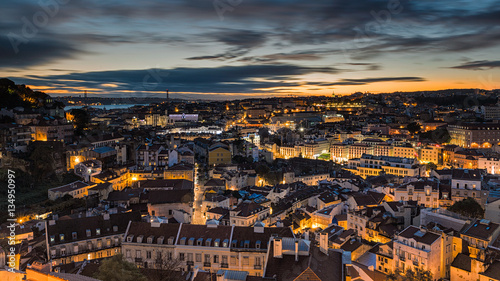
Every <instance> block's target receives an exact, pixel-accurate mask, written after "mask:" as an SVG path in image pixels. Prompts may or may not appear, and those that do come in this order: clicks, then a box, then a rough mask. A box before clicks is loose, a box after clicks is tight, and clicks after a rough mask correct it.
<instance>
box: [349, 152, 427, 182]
mask: <svg viewBox="0 0 500 281" xmlns="http://www.w3.org/2000/svg"><path fill="white" fill-rule="evenodd" d="M347 170H348V171H350V172H352V173H354V174H356V175H359V176H361V177H363V178H366V177H369V176H378V175H379V174H380V173H381V172H382V171H383V172H385V173H386V174H390V175H396V176H401V177H415V176H423V175H424V173H425V166H423V165H420V164H419V163H418V160H417V159H414V158H413V159H412V158H401V157H391V156H373V155H369V154H364V155H363V156H362V157H361V158H357V159H350V160H349V161H348V168H347Z"/></svg>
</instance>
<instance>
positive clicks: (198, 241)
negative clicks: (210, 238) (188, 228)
mask: <svg viewBox="0 0 500 281" xmlns="http://www.w3.org/2000/svg"><path fill="white" fill-rule="evenodd" d="M196 245H197V246H201V245H203V238H199V239H198V240H197V241H196Z"/></svg>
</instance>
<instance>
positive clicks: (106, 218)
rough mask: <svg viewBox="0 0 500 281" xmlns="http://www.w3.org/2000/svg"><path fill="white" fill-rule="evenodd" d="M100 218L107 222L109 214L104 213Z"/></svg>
mask: <svg viewBox="0 0 500 281" xmlns="http://www.w3.org/2000/svg"><path fill="white" fill-rule="evenodd" d="M102 218H103V219H104V220H105V221H109V214H108V213H104V214H103V215H102Z"/></svg>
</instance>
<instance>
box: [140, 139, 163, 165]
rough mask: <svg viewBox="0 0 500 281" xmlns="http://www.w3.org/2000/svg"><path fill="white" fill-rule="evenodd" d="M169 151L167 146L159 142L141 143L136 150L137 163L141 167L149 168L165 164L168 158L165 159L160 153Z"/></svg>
mask: <svg viewBox="0 0 500 281" xmlns="http://www.w3.org/2000/svg"><path fill="white" fill-rule="evenodd" d="M165 153H167V151H166V149H165V147H163V146H162V145H159V144H145V145H140V146H139V147H138V148H137V151H136V159H135V161H136V164H137V166H139V167H141V168H149V169H151V168H152V167H155V166H165V165H166V164H167V162H166V161H167V160H168V155H167V159H164V158H162V157H161V156H160V154H165Z"/></svg>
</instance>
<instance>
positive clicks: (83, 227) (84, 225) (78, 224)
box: [47, 212, 141, 245]
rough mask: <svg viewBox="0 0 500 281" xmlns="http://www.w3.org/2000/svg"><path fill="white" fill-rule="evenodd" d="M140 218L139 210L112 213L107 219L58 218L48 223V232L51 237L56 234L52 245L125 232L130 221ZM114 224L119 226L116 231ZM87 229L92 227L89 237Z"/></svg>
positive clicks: (99, 217) (100, 217)
mask: <svg viewBox="0 0 500 281" xmlns="http://www.w3.org/2000/svg"><path fill="white" fill-rule="evenodd" d="M140 219H141V215H140V213H139V212H128V213H119V214H111V215H109V219H108V220H105V219H104V218H103V216H94V217H84V218H76V219H67V220H57V221H55V224H54V225H50V223H49V224H48V226H47V232H48V236H49V237H50V236H52V235H53V236H54V243H51V245H57V244H64V243H71V242H75V241H80V240H85V239H89V238H95V237H102V236H109V235H114V234H116V235H118V234H121V233H125V231H126V229H127V226H128V223H129V221H139V220H140ZM113 226H117V227H118V229H117V231H114V229H113ZM87 229H90V236H89V237H87ZM97 229H100V234H97V231H96V230H97ZM73 232H76V235H77V236H76V239H73V236H72V233H73ZM60 234H63V235H64V240H61V236H60Z"/></svg>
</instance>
